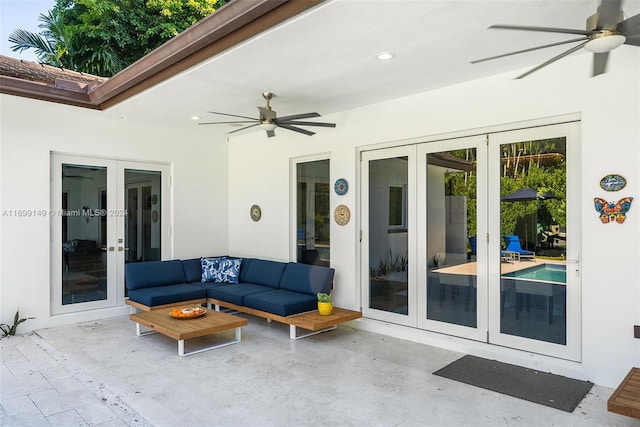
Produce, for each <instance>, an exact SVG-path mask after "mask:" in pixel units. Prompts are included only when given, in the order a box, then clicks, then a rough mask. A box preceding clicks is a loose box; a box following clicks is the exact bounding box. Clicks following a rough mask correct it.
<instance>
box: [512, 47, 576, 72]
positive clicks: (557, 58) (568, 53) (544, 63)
mask: <svg viewBox="0 0 640 427" xmlns="http://www.w3.org/2000/svg"><path fill="white" fill-rule="evenodd" d="M587 42H588V40H587V41H586V42H583V43H580V44H579V45H577V46H574V47H572V48H571V49H569V50H567V51H565V52H562V53H561V54H560V55H557V56H554V57H553V58H551V59H550V60H548V61H545V62H543V63H542V64H540V65H538V66H537V67H534V68H532V69H530V70H529V71H527V72H526V73H524V74H522V75H521V76H518V77H516V79H521V78H523V77H526V76H528V75H529V74H531V73H534V72H536V71H538V70H539V69H541V68H544V67H546V66H547V65H549V64H551V63H553V62H556V61H557V60H559V59H562V58H564V57H565V56H567V55H570V54H572V53H573V52H575V51H578V50H580V49H582V47H583V46H584V45H585V44H587Z"/></svg>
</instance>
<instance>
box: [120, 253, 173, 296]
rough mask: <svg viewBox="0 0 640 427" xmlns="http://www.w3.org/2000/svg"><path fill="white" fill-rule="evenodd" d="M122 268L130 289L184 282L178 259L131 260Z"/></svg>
mask: <svg viewBox="0 0 640 427" xmlns="http://www.w3.org/2000/svg"><path fill="white" fill-rule="evenodd" d="M124 268H125V276H126V282H127V288H128V289H129V290H130V291H131V290H132V289H143V288H153V287H156V286H166V285H175V284H180V283H184V282H185V277H184V271H183V270H182V262H181V261H180V260H171V261H147V262H131V263H128V264H125V267H124Z"/></svg>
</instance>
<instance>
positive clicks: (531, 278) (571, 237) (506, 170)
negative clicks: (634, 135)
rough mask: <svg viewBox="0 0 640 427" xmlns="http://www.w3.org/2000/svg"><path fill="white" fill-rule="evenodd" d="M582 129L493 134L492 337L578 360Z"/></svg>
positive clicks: (547, 128)
mask: <svg viewBox="0 0 640 427" xmlns="http://www.w3.org/2000/svg"><path fill="white" fill-rule="evenodd" d="M578 131H579V126H578V124H577V123H565V124H561V125H555V126H542V127H538V128H533V129H523V130H518V131H511V132H501V133H497V134H491V135H489V170H488V175H489V176H488V182H489V200H490V201H491V207H492V211H491V212H492V214H491V215H490V216H489V230H490V231H489V233H490V235H491V236H495V237H494V238H493V239H492V240H491V241H490V243H489V264H488V266H489V276H490V277H492V278H495V279H494V280H492V281H491V288H490V299H489V304H490V307H492V309H491V316H490V317H489V319H490V325H489V337H490V341H491V342H493V343H496V344H500V345H506V346H510V347H516V348H522V349H526V350H529V351H532V352H536V353H543V354H547V355H552V356H557V357H562V358H567V359H572V360H580V342H581V340H580V333H581V332H580V329H581V328H580V326H581V309H580V307H581V305H580V300H581V286H580V275H581V265H580V253H581V249H580V232H579V224H580V202H579V201H580V199H579V195H580V192H581V190H580V186H579V183H580V180H579V174H578V168H577V164H579V163H578V159H579V155H580V153H579V147H580V145H579V144H578Z"/></svg>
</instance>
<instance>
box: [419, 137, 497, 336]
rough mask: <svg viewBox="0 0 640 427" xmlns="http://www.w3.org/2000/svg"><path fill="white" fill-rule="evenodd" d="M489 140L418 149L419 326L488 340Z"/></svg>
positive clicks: (460, 140) (458, 140)
mask: <svg viewBox="0 0 640 427" xmlns="http://www.w3.org/2000/svg"><path fill="white" fill-rule="evenodd" d="M485 146H486V145H485V144H484V138H482V137H472V138H459V139H457V140H455V141H446V142H434V143H429V144H422V145H421V146H420V147H419V149H418V158H420V159H421V163H420V165H419V169H418V176H419V177H420V179H419V181H418V200H420V202H419V204H418V212H419V215H421V216H422V217H423V218H424V221H421V222H420V224H419V225H418V227H419V231H418V236H419V237H418V251H419V255H418V257H419V260H420V261H421V268H420V274H419V275H418V283H419V286H418V292H419V301H420V304H419V305H418V308H419V313H420V316H419V319H420V322H419V325H420V326H421V327H424V328H428V329H431V330H435V331H438V332H443V333H448V334H455V335H458V336H465V337H468V338H473V339H483V340H484V339H486V327H487V322H486V313H487V311H486V308H485V306H486V303H485V301H486V268H485V267H484V260H485V258H486V237H485V236H486V215H485V214H484V212H485V209H486V192H485V191H484V183H485V176H484V174H485V171H486V167H485V163H486V162H485V159H486V148H485Z"/></svg>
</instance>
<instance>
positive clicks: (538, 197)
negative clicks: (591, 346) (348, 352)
mask: <svg viewBox="0 0 640 427" xmlns="http://www.w3.org/2000/svg"><path fill="white" fill-rule="evenodd" d="M578 130H579V125H578V124H577V123H563V124H558V125H548V126H539V127H533V128H527V129H522V130H517V131H508V132H507V131H505V132H495V133H489V134H483V135H478V136H471V137H464V138H455V139H448V140H443V141H433V142H429V143H416V144H412V145H406V146H402V147H396V148H387V149H381V150H374V151H369V152H363V153H362V165H361V170H362V192H361V194H362V218H361V222H362V277H363V280H362V307H363V314H364V315H365V316H366V317H371V318H374V319H379V320H383V321H387V322H393V323H397V324H402V325H407V326H412V327H417V328H420V329H425V330H430V331H436V332H441V333H445V334H448V335H454V336H459V337H464V338H468V339H473V340H478V341H484V342H488V343H492V344H496V345H501V346H508V347H512V348H518V349H522V350H526V351H531V352H536V353H542V354H545V355H550V356H556V357H561V358H566V359H571V360H579V359H580V326H581V315H580V299H581V296H580V295H581V291H580V230H579V225H580V215H579V212H580V210H579V204H580V202H579V194H580V189H579V187H578V185H579V174H578V167H577V165H578V164H579V143H578V138H579V135H578Z"/></svg>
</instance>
